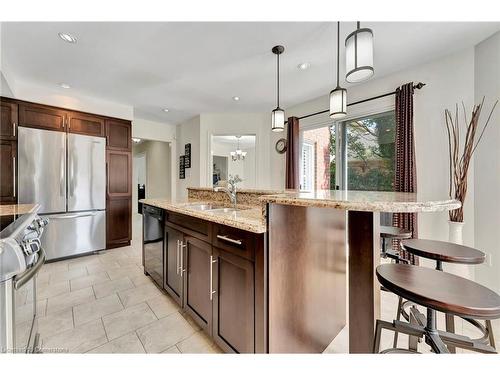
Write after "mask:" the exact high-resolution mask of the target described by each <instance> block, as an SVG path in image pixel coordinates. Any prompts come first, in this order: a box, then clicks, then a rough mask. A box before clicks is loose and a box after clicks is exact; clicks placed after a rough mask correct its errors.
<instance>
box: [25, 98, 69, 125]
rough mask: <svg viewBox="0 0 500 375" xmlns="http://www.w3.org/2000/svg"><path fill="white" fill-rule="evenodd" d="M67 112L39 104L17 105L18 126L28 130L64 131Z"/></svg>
mask: <svg viewBox="0 0 500 375" xmlns="http://www.w3.org/2000/svg"><path fill="white" fill-rule="evenodd" d="M67 115H68V112H66V111H63V110H61V109H58V108H53V107H48V106H44V105H39V104H31V103H21V104H19V125H20V126H27V127H30V128H39V129H46V130H57V131H66V121H67Z"/></svg>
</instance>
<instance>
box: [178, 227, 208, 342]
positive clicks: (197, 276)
mask: <svg viewBox="0 0 500 375" xmlns="http://www.w3.org/2000/svg"><path fill="white" fill-rule="evenodd" d="M184 243H185V245H186V247H185V249H184V256H183V262H182V263H183V264H182V267H183V268H184V269H185V270H183V277H184V309H185V310H186V312H187V313H188V314H189V315H191V317H192V318H193V319H194V320H195V321H196V323H198V324H199V325H200V327H202V328H203V330H204V331H206V332H207V333H208V334H211V332H212V297H211V295H210V294H211V293H210V291H211V290H212V289H211V285H212V281H213V279H212V277H211V275H212V271H211V266H212V263H211V260H212V246H211V245H210V244H208V243H206V242H203V241H201V240H199V239H197V238H193V237H185V239H184Z"/></svg>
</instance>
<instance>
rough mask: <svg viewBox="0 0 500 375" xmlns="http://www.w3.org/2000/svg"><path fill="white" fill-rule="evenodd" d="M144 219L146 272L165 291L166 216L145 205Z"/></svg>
mask: <svg viewBox="0 0 500 375" xmlns="http://www.w3.org/2000/svg"><path fill="white" fill-rule="evenodd" d="M142 217H143V244H144V245H143V251H144V253H143V260H144V272H145V273H146V274H148V275H149V276H151V278H152V279H153V280H154V281H155V282H156V284H157V285H158V286H159V287H160V289H163V283H164V259H163V257H164V254H165V252H164V241H163V232H164V230H165V228H164V225H165V223H164V216H163V210H162V209H161V208H157V207H152V206H148V205H144V206H143V207H142Z"/></svg>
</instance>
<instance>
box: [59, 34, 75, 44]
mask: <svg viewBox="0 0 500 375" xmlns="http://www.w3.org/2000/svg"><path fill="white" fill-rule="evenodd" d="M58 35H59V38H61V39H62V40H64V41H65V42H68V43H76V38H75V37H74V36H73V35H71V34H67V33H59V34H58Z"/></svg>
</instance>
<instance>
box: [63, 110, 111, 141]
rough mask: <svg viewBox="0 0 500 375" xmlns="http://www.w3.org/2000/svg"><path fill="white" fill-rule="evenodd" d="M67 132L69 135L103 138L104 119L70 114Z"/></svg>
mask: <svg viewBox="0 0 500 375" xmlns="http://www.w3.org/2000/svg"><path fill="white" fill-rule="evenodd" d="M68 131H69V132H70V133H76V134H83V135H91V136H95V137H104V136H105V131H104V119H103V118H102V117H97V116H92V115H88V114H85V113H79V112H70V113H69V121H68Z"/></svg>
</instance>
